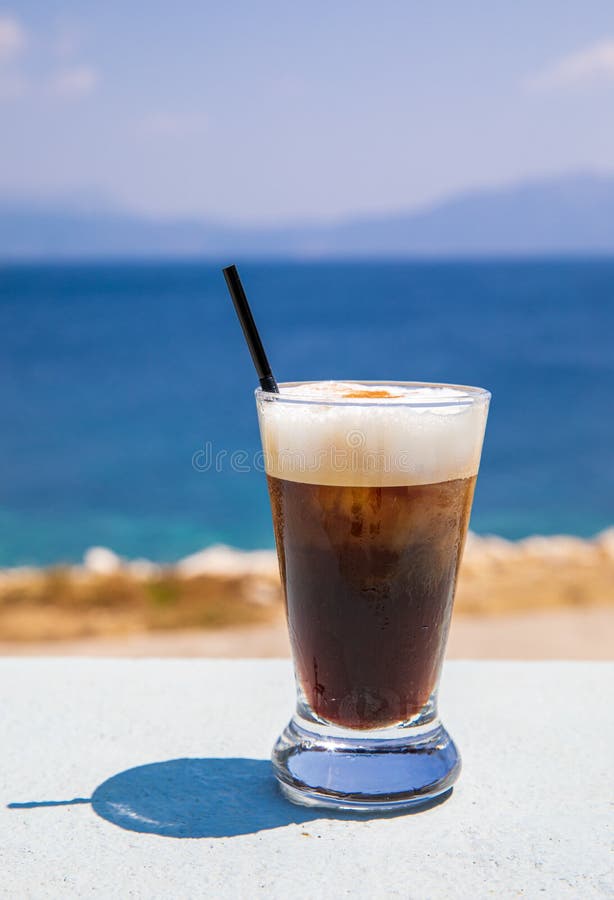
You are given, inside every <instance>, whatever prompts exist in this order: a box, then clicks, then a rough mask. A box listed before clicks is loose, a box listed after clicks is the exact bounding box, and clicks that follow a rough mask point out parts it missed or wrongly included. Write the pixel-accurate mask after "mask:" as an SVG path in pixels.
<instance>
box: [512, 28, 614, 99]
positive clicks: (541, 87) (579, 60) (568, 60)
mask: <svg viewBox="0 0 614 900" xmlns="http://www.w3.org/2000/svg"><path fill="white" fill-rule="evenodd" d="M600 81H614V38H606V39H604V40H602V41H598V42H597V43H595V44H591V46H590V47H586V48H585V49H584V50H579V51H577V52H576V53H571V54H569V55H568V56H564V57H563V58H562V59H559V60H557V61H556V62H554V63H552V64H551V65H550V66H546V68H544V69H543V70H542V71H541V72H538V73H537V74H536V75H535V76H533V78H531V79H529V81H528V82H527V87H529V88H530V89H532V90H538V91H548V90H556V89H557V88H566V87H573V86H575V85H581V84H588V83H596V82H600Z"/></svg>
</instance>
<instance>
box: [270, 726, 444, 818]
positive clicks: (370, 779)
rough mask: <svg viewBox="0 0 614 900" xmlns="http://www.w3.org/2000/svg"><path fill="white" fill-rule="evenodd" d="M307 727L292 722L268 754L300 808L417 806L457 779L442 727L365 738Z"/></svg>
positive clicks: (365, 809)
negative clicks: (271, 752)
mask: <svg viewBox="0 0 614 900" xmlns="http://www.w3.org/2000/svg"><path fill="white" fill-rule="evenodd" d="M305 724H306V725H307V726H308V727H305V726H304V725H303V724H302V723H301V722H300V721H299V719H298V717H297V716H295V717H294V718H292V719H291V720H290V722H289V724H288V725H287V727H286V728H285V729H284V731H283V732H282V734H281V735H280V737H279V738H278V740H277V743H276V744H275V746H274V748H273V754H272V760H273V767H274V770H275V775H276V776H277V779H278V781H279V784H280V787H281V790H282V792H283V794H284V795H285V796H286V797H287V798H288V799H289V800H291V801H292V802H293V803H299V804H301V805H302V806H320V807H325V808H329V809H347V810H354V811H363V812H386V811H391V810H396V809H402V808H404V807H416V806H422V805H426V804H428V803H429V801H432V800H434V799H435V798H437V797H440V796H441V794H444V793H446V792H447V791H449V790H450V788H451V787H452V785H453V784H454V782H455V781H456V779H457V778H458V776H459V773H460V769H461V760H460V755H459V753H458V750H457V749H456V746H455V744H454V742H453V740H452V739H451V737H450V736H449V734H448V732H447V731H446V730H445V728H444V727H443V725H442V724H441V723H440V722H433V721H431V722H429V723H428V724H426V725H415V726H412V725H408V726H398V727H394V728H389V729H383V730H381V731H378V732H364V733H363V732H359V731H348V730H347V729H340V728H336V727H334V726H331V727H329V726H327V725H324V724H319V723H318V724H315V723H313V722H309V723H305Z"/></svg>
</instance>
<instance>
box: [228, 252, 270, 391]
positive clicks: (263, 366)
mask: <svg viewBox="0 0 614 900" xmlns="http://www.w3.org/2000/svg"><path fill="white" fill-rule="evenodd" d="M222 272H223V273H224V278H225V279H226V284H227V286H228V290H229V292H230V296H231V297H232V302H233V304H234V308H235V311H236V313H237V316H238V317H239V322H240V323H241V328H242V329H243V334H244V335H245V340H246V341H247V346H248V347H249V352H250V353H251V355H252V359H253V360H254V365H255V366H256V372H257V373H258V380H259V381H260V387H261V388H262V390H263V391H267V392H268V393H269V394H279V388H278V387H277V382H276V381H275V377H274V376H273V373H272V372H271V367H270V365H269V361H268V359H267V355H266V353H265V352H264V347H263V346H262V341H261V340H260V335H259V334H258V329H257V328H256V323H255V322H254V317H253V316H252V311H251V309H250V308H249V303H248V302H247V297H246V296H245V291H244V290H243V285H242V284H241V279H240V278H239V273H238V272H237V267H236V266H226V268H225V269H222Z"/></svg>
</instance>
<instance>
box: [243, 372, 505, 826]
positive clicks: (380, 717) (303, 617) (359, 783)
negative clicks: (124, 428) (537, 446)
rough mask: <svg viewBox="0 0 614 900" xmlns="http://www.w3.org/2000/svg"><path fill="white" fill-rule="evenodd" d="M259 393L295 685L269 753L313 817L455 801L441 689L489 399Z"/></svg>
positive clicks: (283, 781) (423, 392)
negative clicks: (321, 812)
mask: <svg viewBox="0 0 614 900" xmlns="http://www.w3.org/2000/svg"><path fill="white" fill-rule="evenodd" d="M279 387H280V393H279V394H273V393H266V392H264V391H262V390H258V391H256V402H257V407H258V418H259V423H260V433H261V437H262V445H263V451H264V458H265V466H266V472H267V480H268V486H269V494H270V499H271V508H272V512H273V524H274V530H275V540H276V544H277V553H278V557H279V567H280V573H281V579H282V584H283V589H284V595H285V602H286V611H287V619H288V628H289V633H290V642H291V645H292V653H293V658H294V668H295V673H296V685H297V706H296V712H295V714H294V715H293V717H292V719H291V720H290V722H289V724H288V725H287V727H286V729H285V730H284V732H283V733H282V734H281V736H280V737H279V739H278V741H277V743H276V745H275V747H274V749H273V764H274V768H275V773H276V775H277V778H278V779H279V782H280V785H281V788H282V790H283V792H284V793H285V794H286V795H287V796H288V797H289V798H290V799H291V800H293V801H295V802H298V803H303V804H308V805H316V806H330V807H342V808H349V809H393V808H398V807H401V806H408V805H412V804H416V803H422V802H424V801H426V800H429V799H431V798H434V797H436V796H438V795H439V794H442V793H443V792H445V791H446V790H448V789H449V788H450V787H451V785H452V784H453V783H454V782H455V781H456V779H457V777H458V774H459V771H460V756H459V754H458V751H457V749H456V746H455V745H454V743H453V741H452V739H451V738H450V736H449V735H448V733H447V731H446V730H445V728H444V727H443V725H442V723H441V722H440V720H439V717H438V713H437V687H438V683H439V676H440V672H441V666H442V662H443V657H444V652H445V646H446V641H447V636H448V628H449V624H450V616H451V614H452V603H453V599H454V590H455V586H456V577H457V573H458V567H459V563H460V560H461V556H462V551H463V544H464V540H465V535H466V532H467V525H468V522H469V514H470V511H471V502H472V498H473V491H474V487H475V481H476V476H477V472H478V466H479V462H480V454H481V449H482V441H483V437H484V429H485V425H486V417H487V413H488V404H489V400H490V394H489V393H488V391H485V390H482V389H481V388H474V387H463V386H457V385H444V384H423V383H415V382H384V383H377V384H375V383H373V382H367V383H364V382H362V383H357V382H343V383H342V382H311V383H306V382H303V383H288V384H282V385H280V386H279Z"/></svg>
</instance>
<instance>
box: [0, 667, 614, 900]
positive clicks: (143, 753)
mask: <svg viewBox="0 0 614 900" xmlns="http://www.w3.org/2000/svg"><path fill="white" fill-rule="evenodd" d="M613 688H614V664H609V663H571V662H566V663H503V662H498V663H490V662H452V663H449V664H448V666H447V669H446V672H445V677H444V683H443V687H442V695H441V707H442V713H443V716H444V719H445V722H446V724H447V726H448V728H449V730H450V731H451V732H452V734H453V736H454V737H455V738H456V740H457V743H458V744H459V747H460V749H461V752H462V755H463V760H464V769H463V773H462V775H461V779H460V781H459V783H458V785H457V787H456V788H455V790H454V792H453V793H452V795H451V797H450V798H449V799H448V800H447V801H446V802H445V803H443V804H441V805H439V806H435V807H433V808H431V809H429V810H427V811H425V812H421V813H415V814H413V815H406V814H405V815H397V816H390V817H387V818H380V819H374V818H369V817H365V816H362V817H360V816H348V815H345V816H344V815H343V814H339V815H334V814H325V815H323V814H321V813H318V812H316V811H313V810H306V809H302V808H299V807H295V806H292V805H290V804H288V803H287V802H286V801H284V800H283V799H282V798H281V797H280V796H279V795H278V793H277V791H276V787H275V784H274V782H273V780H272V776H271V774H270V769H269V764H268V755H269V751H270V747H271V744H272V743H273V740H274V738H275V737H276V734H277V732H278V731H279V729H280V728H281V727H282V725H283V724H284V723H285V720H286V719H287V717H288V716H289V714H290V712H291V708H292V702H293V685H292V676H291V669H290V665H289V663H288V662H287V661H263V660H258V661H253V660H252V661H249V660H236V661H226V660H195V659H186V660H113V661H111V660H93V659H92V660H80V659H44V660H43V659H3V660H0V716H1V737H0V740H1V748H2V750H1V764H0V787H1V792H0V804H1V805H0V896H6V897H28V898H30V897H34V898H37V897H77V896H78V897H82V896H86V897H90V896H100V897H105V898H106V897H144V898H178V897H190V898H191V897H205V896H206V897H246V898H247V897H249V898H251V897H258V896H262V897H293V898H297V897H299V898H301V897H305V898H307V897H309V898H311V897H323V896H330V897H343V896H350V897H369V898H372V897H382V896H398V897H412V898H414V897H415V898H420V900H422V898H439V897H451V898H457V897H497V898H500V897H518V896H522V897H552V898H564V897H574V898H578V897H581V898H591V897H608V896H611V895H612V892H613V891H614V882H613V880H612V876H611V857H610V856H609V853H608V850H609V846H610V844H611V833H610V834H609V833H608V823H609V822H611V821H612V815H611V806H610V807H609V806H608V800H611V798H612V788H613V778H612V768H613V765H612V764H613V761H614V760H613V756H612V754H613V750H612V748H613V747H614V723H613V716H612V711H611V708H612V702H611V701H612V695H613Z"/></svg>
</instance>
